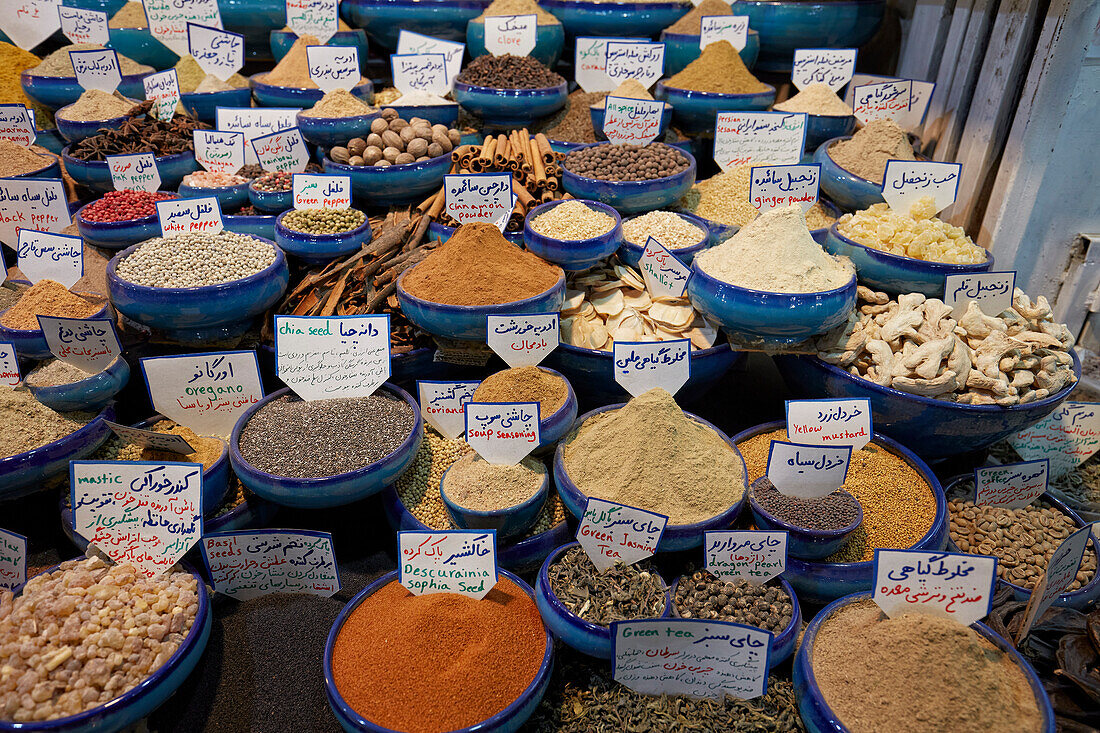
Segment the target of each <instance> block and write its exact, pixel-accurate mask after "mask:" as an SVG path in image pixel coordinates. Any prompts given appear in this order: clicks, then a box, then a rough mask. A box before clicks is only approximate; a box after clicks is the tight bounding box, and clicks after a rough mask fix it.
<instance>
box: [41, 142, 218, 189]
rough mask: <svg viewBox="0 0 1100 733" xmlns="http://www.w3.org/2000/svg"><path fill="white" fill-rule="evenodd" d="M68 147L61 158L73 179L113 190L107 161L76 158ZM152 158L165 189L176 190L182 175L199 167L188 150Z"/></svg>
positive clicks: (93, 187) (162, 186) (88, 185)
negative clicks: (70, 153)
mask: <svg viewBox="0 0 1100 733" xmlns="http://www.w3.org/2000/svg"><path fill="white" fill-rule="evenodd" d="M69 148H70V146H68V145H66V146H65V149H64V150H62V151H61V160H62V161H64V163H65V171H66V172H67V173H68V174H69V175H70V176H72V179H73V180H74V181H76V182H77V183H79V184H80V185H81V186H87V187H88V188H90V189H92V190H93V191H98V192H99V193H107V192H108V191H113V190H114V188H115V186H114V183H113V182H112V181H111V169H110V168H109V167H108V166H107V161H105V160H78V159H77V158H74V157H72V156H71V155H69ZM153 160H154V161H155V162H156V165H157V172H158V173H160V187H161V189H162V190H165V191H174V190H176V189H177V188H179V185H180V181H182V180H183V177H184V176H186V175H187V174H188V173H191V172H193V171H197V170H198V169H199V164H198V162H197V161H196V160H195V154H194V153H193V152H191V151H190V150H188V151H186V152H183V153H176V154H175V155H162V156H160V157H159V158H153Z"/></svg>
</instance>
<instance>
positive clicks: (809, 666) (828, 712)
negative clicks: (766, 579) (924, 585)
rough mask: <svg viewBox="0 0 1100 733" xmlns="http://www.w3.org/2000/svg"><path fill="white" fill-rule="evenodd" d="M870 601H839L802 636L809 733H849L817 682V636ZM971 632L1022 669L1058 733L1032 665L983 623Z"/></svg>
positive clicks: (798, 685)
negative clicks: (833, 621) (853, 607)
mask: <svg viewBox="0 0 1100 733" xmlns="http://www.w3.org/2000/svg"><path fill="white" fill-rule="evenodd" d="M870 598H871V595H870V594H869V593H854V594H852V595H848V596H845V597H843V598H839V599H837V600H835V601H833V602H832V603H830V604H829V605H828V606H826V607H825V608H824V609H822V611H821V612H820V613H818V614H817V615H816V616H814V619H813V621H811V622H810V625H809V626H808V627H806V633H805V634H803V636H802V643H801V644H800V645H799V647H798V653H797V654H796V655H795V658H794V669H793V673H794V689H795V692H796V693H797V695H798V712H799V714H800V716H801V718H802V723H803V724H804V725H805V726H806V730H807V731H809V733H847V731H848V728H847V727H845V726H844V724H843V723H842V722H841V721H840V720H839V719H838V718H837V715H836V713H835V712H833V710H832V708H830V707H829V705H828V703H826V702H825V697H824V696H823V695H822V693H821V688H820V687H818V685H817V680H816V679H815V678H814V671H813V658H814V642H815V641H816V640H817V634H818V632H819V631H820V630H821V626H822V624H824V623H826V622H827V621H828V620H829V617H830V616H832V615H833V614H835V613H837V612H839V611H841V610H842V609H843V608H844V607H845V606H848V605H850V604H852V603H856V602H858V601H863V600H869V599H870ZM970 628H972V629H974V631H976V632H977V633H978V634H980V635H981V636H983V637H984V638H985V639H986V640H988V641H989V642H991V643H992V644H993V645H994V646H996V647H997V648H998V649H1000V650H1001V651H1002V652H1004V653H1005V654H1006V655H1008V656H1009V657H1010V658H1011V659H1012V661H1014V662H1015V663H1016V664H1017V666H1019V668H1020V670H1021V671H1022V672H1023V673H1024V676H1026V677H1027V682H1028V686H1029V687H1030V688H1031V692H1032V694H1034V695H1035V703H1036V704H1037V705H1038V707H1039V711H1040V714H1041V715H1042V718H1043V733H1054V731H1055V724H1054V709H1053V708H1052V707H1051V705H1050V698H1048V697H1047V693H1046V691H1045V690H1044V689H1043V683H1042V682H1040V681H1039V677H1038V676H1037V675H1036V674H1035V670H1033V669H1032V668H1031V665H1030V664H1028V663H1027V660H1025V659H1024V658H1023V657H1022V656H1021V655H1020V653H1019V652H1017V651H1016V649H1015V647H1013V646H1012V644H1010V643H1009V642H1007V641H1005V639H1004V638H1003V637H1002V636H1001V635H1000V634H998V633H996V632H995V631H993V629H991V628H989V627H988V626H986V625H985V624H983V623H980V622H979V623H975V624H971V626H970ZM898 693H899V694H906V691H904V690H899V691H898Z"/></svg>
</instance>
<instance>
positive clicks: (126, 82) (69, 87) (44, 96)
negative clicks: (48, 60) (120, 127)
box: [19, 71, 153, 109]
mask: <svg viewBox="0 0 1100 733" xmlns="http://www.w3.org/2000/svg"><path fill="white" fill-rule="evenodd" d="M152 73H153V72H152V71H145V72H142V73H140V74H123V76H122V81H121V82H120V83H119V85H118V92H119V94H121V95H122V96H124V97H129V98H130V99H144V98H145V84H144V83H143V82H142V79H144V78H145V77H147V76H148V75H149V74H152ZM19 83H20V84H21V85H22V87H23V92H24V93H25V94H26V95H27V96H28V97H30V98H31V99H33V100H34V101H35V102H38V103H39V104H41V105H42V106H43V107H49V108H50V109H60V108H61V107H64V106H66V105H70V104H72V103H73V102H75V101H76V100H78V99H80V95H81V94H83V93H84V88H83V87H81V86H80V85H79V84H77V83H76V77H75V76H35V75H32V74H31V73H30V72H28V71H24V72H23V73H21V74H20V75H19Z"/></svg>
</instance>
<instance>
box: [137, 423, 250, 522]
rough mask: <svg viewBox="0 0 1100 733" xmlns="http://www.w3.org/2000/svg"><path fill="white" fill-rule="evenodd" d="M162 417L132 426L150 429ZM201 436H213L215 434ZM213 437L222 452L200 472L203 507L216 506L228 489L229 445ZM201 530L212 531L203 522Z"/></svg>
mask: <svg viewBox="0 0 1100 733" xmlns="http://www.w3.org/2000/svg"><path fill="white" fill-rule="evenodd" d="M164 419H165V417H164V415H153V416H152V417H150V418H148V419H147V420H142V421H141V422H139V423H136V424H135V425H134V427H135V428H142V429H143V430H152V429H153V426H154V425H156V424H157V423H158V422H160V421H161V420H164ZM203 437H210V438H214V437H215V436H203ZM215 439H216V440H217V441H218V442H219V443H221V444H222V452H221V455H220V456H218V460H216V461H214V464H213V465H212V466H210V468H204V469H203V472H202V505H203V507H204V508H206V507H214V508H216V507H217V506H218V505H219V504H221V503H222V501H223V500H224V499H225V495H226V492H228V491H229V446H228V444H226V442H225V441H224V440H222V439H221V438H215ZM203 530H204V532H213V531H214V530H212V529H210V527H208V526H205V523H204V526H203Z"/></svg>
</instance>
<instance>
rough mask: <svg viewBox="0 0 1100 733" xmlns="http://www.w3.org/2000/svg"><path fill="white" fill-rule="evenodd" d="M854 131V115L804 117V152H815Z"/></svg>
mask: <svg viewBox="0 0 1100 733" xmlns="http://www.w3.org/2000/svg"><path fill="white" fill-rule="evenodd" d="M855 129H856V116H855V115H806V143H805V145H804V146H803V147H804V149H805V150H807V151H809V150H814V151H816V150H817V149H818V147H820V146H821V143H823V142H825V141H826V140H832V139H833V138H834V137H847V136H849V135H851V134H852V132H853V131H854V130H855Z"/></svg>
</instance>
